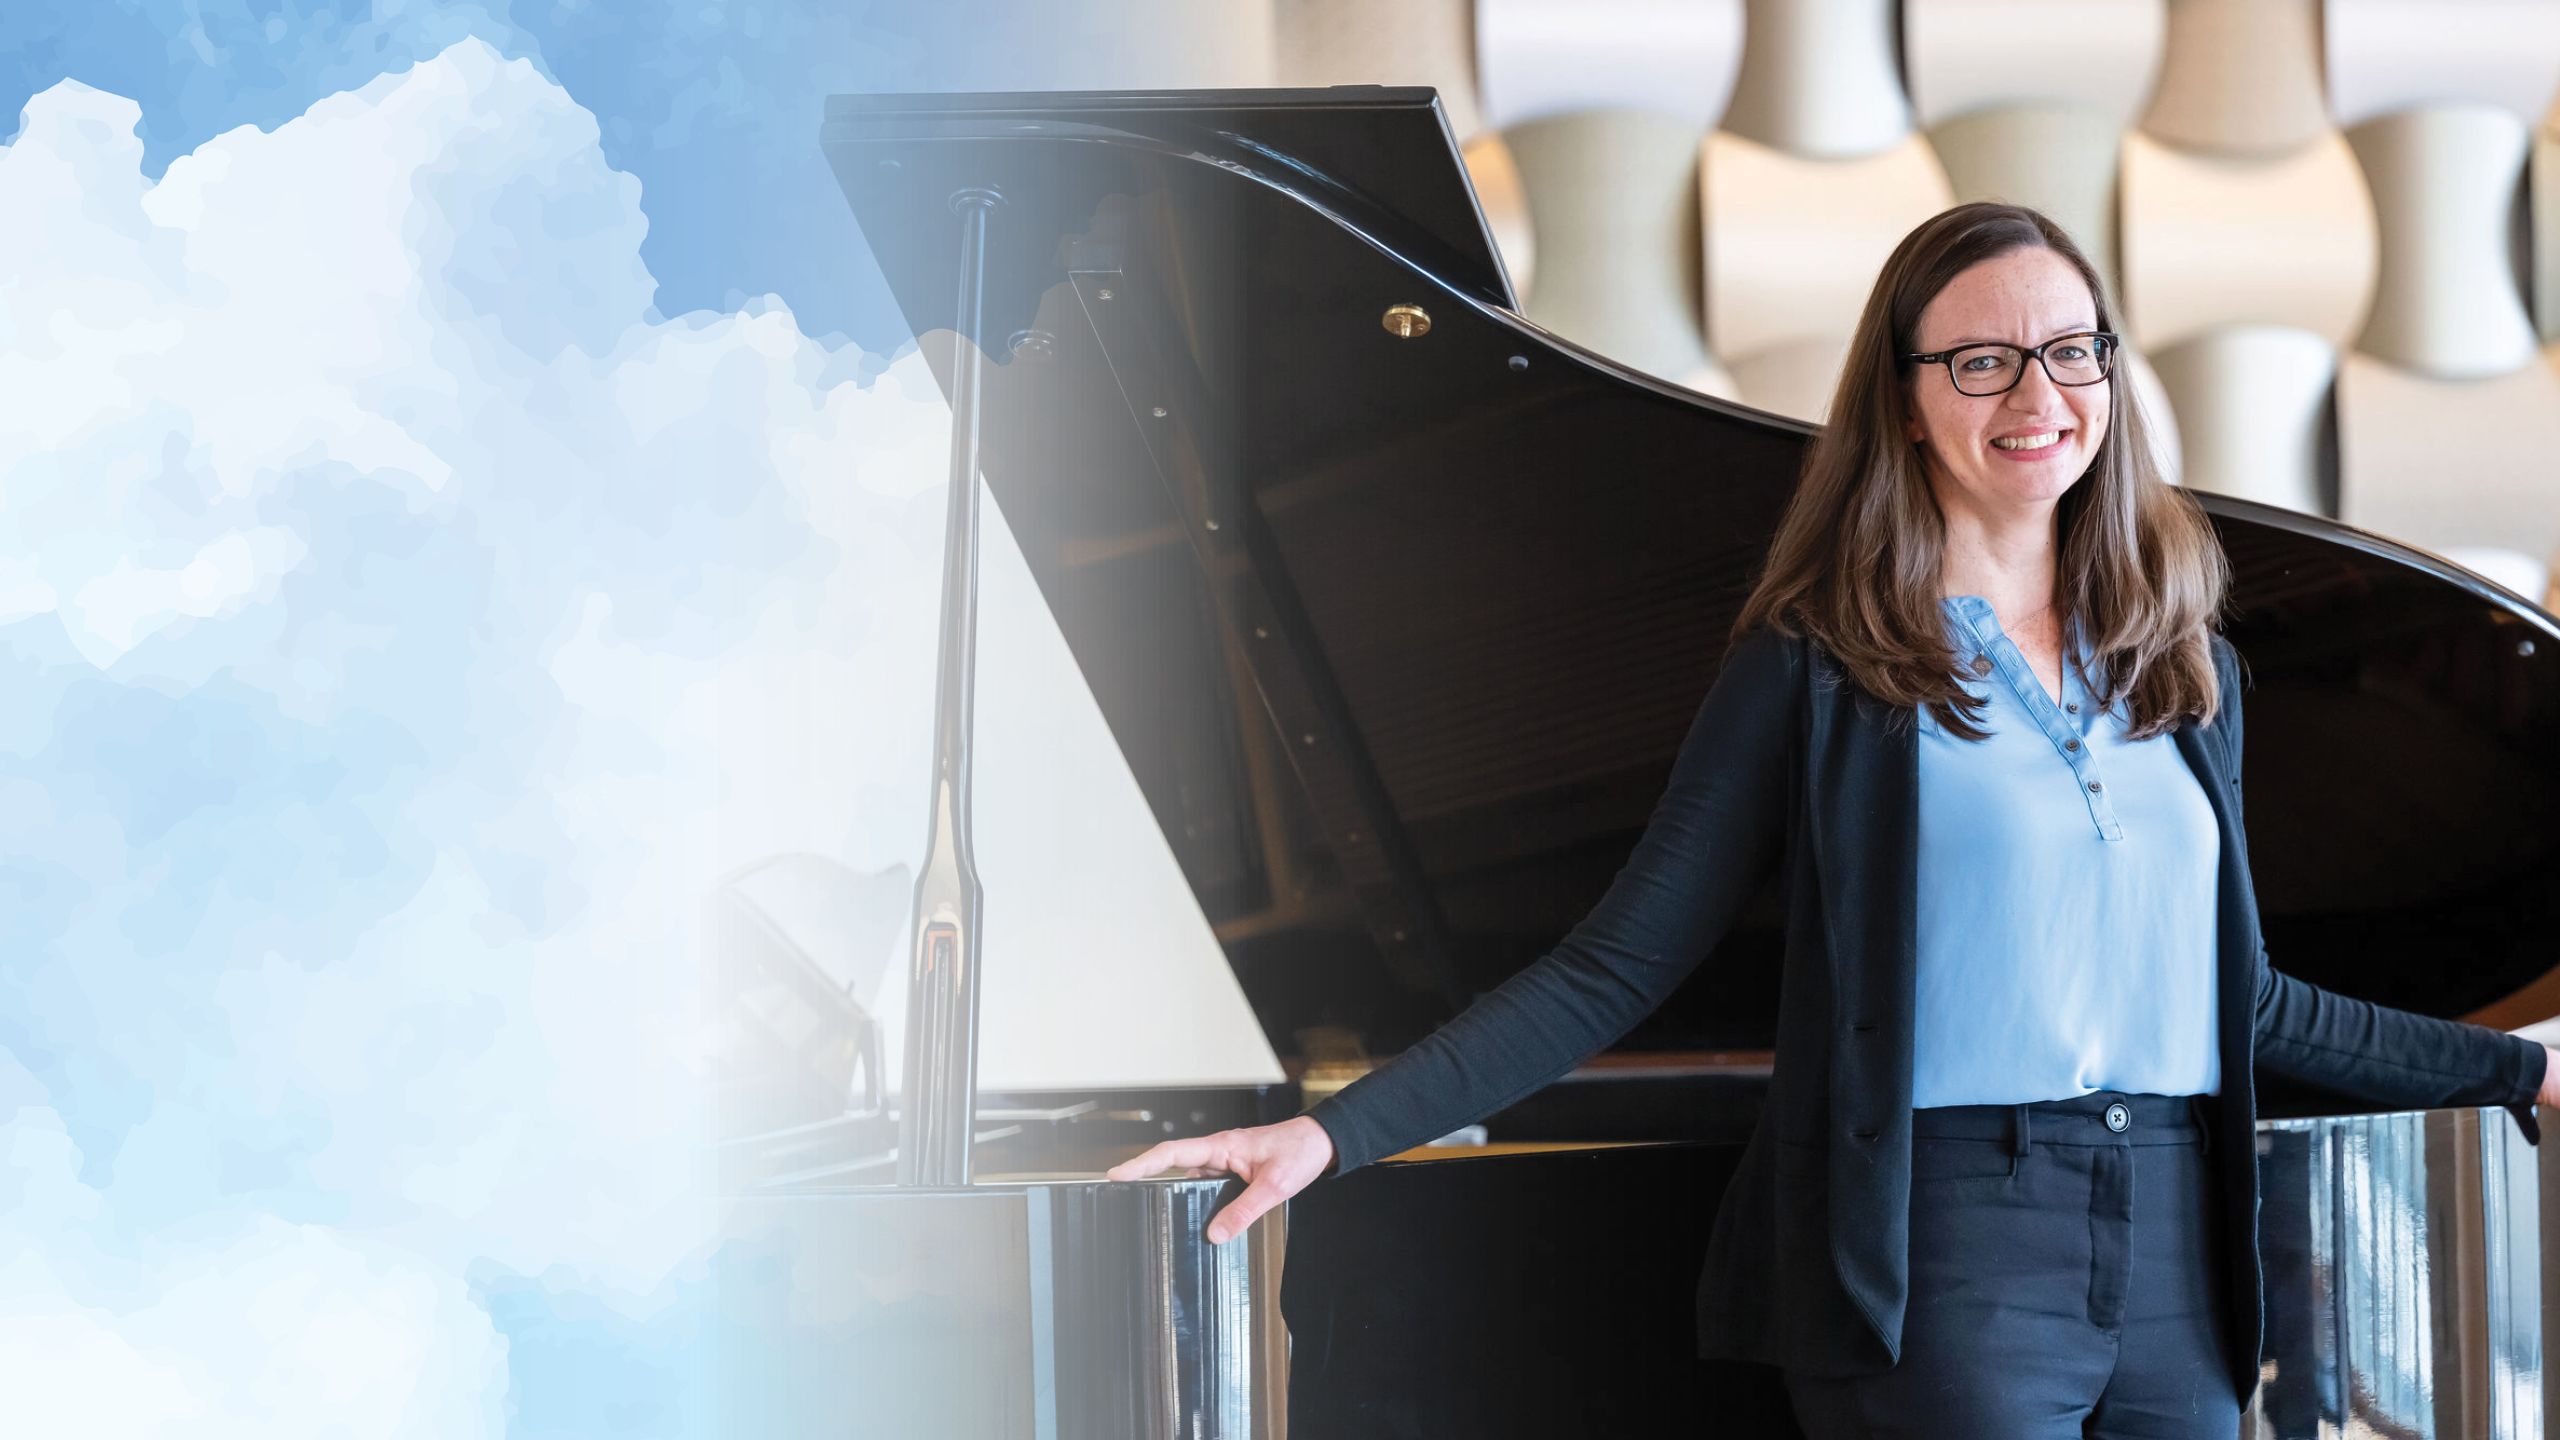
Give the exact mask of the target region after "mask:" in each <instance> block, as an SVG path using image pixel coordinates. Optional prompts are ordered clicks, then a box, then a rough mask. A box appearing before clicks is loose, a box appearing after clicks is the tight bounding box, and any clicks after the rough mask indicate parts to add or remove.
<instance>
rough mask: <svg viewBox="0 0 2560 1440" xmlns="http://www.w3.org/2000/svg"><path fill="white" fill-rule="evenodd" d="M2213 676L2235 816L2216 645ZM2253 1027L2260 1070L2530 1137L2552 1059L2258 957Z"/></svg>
mask: <svg viewBox="0 0 2560 1440" xmlns="http://www.w3.org/2000/svg"><path fill="white" fill-rule="evenodd" d="M2214 671H2215V676H2216V679H2217V680H2218V681H2219V682H2220V684H2221V689H2222V708H2221V712H2220V713H2219V714H2217V715H2216V716H2215V718H2214V721H2213V728H2214V729H2215V730H2217V731H2219V732H2221V735H2222V752H2223V759H2224V765H2225V769H2226V770H2227V771H2228V772H2229V776H2230V779H2231V786H2232V801H2231V804H2232V813H2233V816H2234V818H2235V819H2237V818H2238V817H2239V816H2240V813H2241V812H2240V799H2239V791H2240V754H2241V752H2240V738H2241V734H2242V724H2241V718H2240V685H2239V665H2238V661H2237V658H2236V657H2235V656H2234V655H2233V653H2232V650H2231V646H2230V644H2229V642H2227V641H2225V640H2223V639H2222V638H2221V637H2219V636H2216V637H2215V639H2214ZM2254 1008H2255V1015H2254V1017H2253V1021H2254V1026H2255V1029H2256V1032H2257V1063H2258V1068H2259V1069H2261V1070H2265V1071H2267V1072H2269V1073H2271V1074H2276V1075H2282V1076H2284V1077H2286V1078H2288V1079H2293V1080H2300V1081H2304V1082H2307V1083H2309V1084H2313V1085H2317V1086H2320V1087H2321V1088H2323V1089H2326V1090H2331V1091H2335V1092H2337V1093H2339V1094H2342V1095H2349V1096H2353V1097H2354V1098H2356V1099H2359V1100H2364V1101H2368V1102H2371V1103H2374V1104H2380V1105H2389V1106H2392V1107H2394V1108H2399V1109H2419V1108H2425V1107H2430V1106H2440V1105H2504V1106H2508V1107H2510V1108H2511V1109H2515V1110H2516V1111H2517V1112H2518V1113H2517V1120H2518V1122H2519V1123H2521V1124H2522V1125H2523V1126H2524V1127H2525V1133H2526V1134H2527V1135H2528V1136H2536V1134H2537V1128H2538V1127H2537V1126H2536V1124H2535V1122H2534V1120H2533V1115H2532V1105H2533V1101H2534V1097H2535V1096H2536V1095H2538V1094H2539V1093H2540V1092H2541V1089H2542V1077H2543V1070H2544V1068H2545V1067H2546V1066H2547V1065H2548V1064H2549V1063H2550V1058H2551V1054H2550V1052H2549V1051H2548V1050H2545V1049H2544V1048H2543V1047H2542V1045H2541V1043H2540V1042H2538V1041H2534V1040H2529V1039H2527V1038H2525V1037H2524V1036H2521V1035H2509V1034H2507V1033H2505V1032H2504V1031H2500V1030H2492V1029H2490V1028H2489V1027H2487V1026H2485V1025H2471V1024H2466V1023H2464V1022H2462V1021H2458V1020H2440V1019H2437V1018H2435V1017H2434V1016H2430V1015H2418V1014H2413V1013H2411V1012H2409V1011H2406V1010H2398V1009H2394V1008H2392V1007H2390V1006H2388V1005H2376V1004H2374V1003H2373V1002H2371V1001H2369V1000H2355V999H2350V998H2348V997H2347V996H2344V995H2340V994H2337V993H2336V992H2334V991H2330V990H2324V989H2322V988H2320V987H2319V986H2317V985H2313V984H2311V983H2309V982H2308V981H2303V980H2297V979H2295V978H2294V977H2292V976H2290V975H2287V974H2285V973H2284V972H2283V971H2281V970H2278V969H2276V968H2275V967H2274V966H2273V965H2271V964H2270V963H2268V960H2267V952H2266V947H2265V945H2264V944H2261V945H2260V946H2259V947H2258V955H2257V981H2256V996H2255V1007H2254Z"/></svg>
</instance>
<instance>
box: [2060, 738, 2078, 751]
mask: <svg viewBox="0 0 2560 1440" xmlns="http://www.w3.org/2000/svg"><path fill="white" fill-rule="evenodd" d="M2062 748H2063V749H2065V750H2077V749H2079V748H2080V742H2079V741H2077V740H2065V741H2063V742H2062Z"/></svg>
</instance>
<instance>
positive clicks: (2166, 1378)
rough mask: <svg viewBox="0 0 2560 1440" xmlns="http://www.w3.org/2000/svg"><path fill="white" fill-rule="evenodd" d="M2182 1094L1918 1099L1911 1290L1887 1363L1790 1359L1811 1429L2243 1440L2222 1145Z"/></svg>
mask: <svg viewBox="0 0 2560 1440" xmlns="http://www.w3.org/2000/svg"><path fill="white" fill-rule="evenodd" d="M2198 1111H2199V1106H2198V1104H2197V1102H2195V1101H2194V1100H2192V1099H2190V1098H2188V1097H2183V1096H2168V1095H2117V1094H2107V1093H2103V1092H2102V1093H2099V1094H2096V1095H2085V1096H2080V1097H2077V1098H2074V1099H2070V1100H2048V1101H2045V1102H2042V1103H2040V1104H2034V1105H1954V1106H1946V1107H1943V1108H1932V1109H1924V1110H1916V1111H1914V1112H1912V1141H1911V1293H1910V1300H1909V1305H1908V1309H1907V1310H1906V1311H1905V1312H1904V1317H1903V1326H1902V1356H1901V1359H1900V1361H1899V1362H1898V1363H1897V1364H1896V1365H1895V1366H1894V1368H1893V1369H1891V1370H1889V1371H1887V1372H1885V1373H1884V1374H1881V1375H1874V1376H1859V1377H1854V1378H1849V1379H1832V1378H1813V1377H1804V1376H1799V1375H1796V1374H1793V1373H1790V1374H1789V1375H1788V1376H1787V1393H1788V1395H1789V1396H1790V1397H1791V1398H1792V1399H1793V1400H1794V1402H1795V1408H1796V1419H1797V1422H1798V1423H1799V1424H1800V1425H1802V1426H1803V1428H1804V1432H1805V1434H1806V1435H1807V1436H1809V1437H1811V1440H1882V1437H1902V1436H1910V1437H1921V1436H1927V1437H1931V1440H1948V1437H1957V1436H1961V1437H1965V1440H2081V1437H2091V1436H2096V1437H2107V1440H2135V1437H2141V1440H2154V1437H2158V1440H2169V1437H2175V1440H2204V1437H2207V1436H2210V1437H2212V1440H2232V1437H2233V1436H2235V1435H2236V1434H2238V1432H2239V1428H2240V1397H2239V1395H2238V1394H2237V1393H2236V1392H2235V1391H2234V1389H2233V1386H2232V1381H2231V1372H2230V1368H2229V1366H2228V1364H2227V1363H2226V1362H2225V1360H2224V1358H2223V1357H2224V1354H2225V1351H2224V1347H2223V1336H2224V1332H2225V1328H2226V1326H2227V1325H2228V1323H2229V1321H2228V1318H2227V1317H2228V1314H2229V1308H2230V1307H2229V1305H2228V1303H2227V1298H2226V1296H2225V1293H2224V1292H2225V1290H2226V1288H2227V1286H2226V1284H2225V1282H2224V1280H2223V1276H2224V1274H2225V1271H2224V1268H2223V1265H2222V1254H2221V1251H2222V1248H2223V1246H2224V1244H2225V1243H2226V1242H2225V1241H2224V1239H2223V1236H2222V1234H2221V1227H2220V1225H2219V1223H2218V1222H2217V1221H2216V1219H2215V1207H2214V1204H2213V1196H2214V1179H2215V1177H2214V1174H2213V1166H2214V1164H2215V1159H2214V1157H2213V1156H2212V1155H2211V1154H2210V1153H2209V1150H2208V1146H2207V1144H2206V1134H2207V1132H2206V1130H2205V1128H2204V1125H2203V1123H2202V1117H2201V1115H2200V1114H2199V1113H2198Z"/></svg>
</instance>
